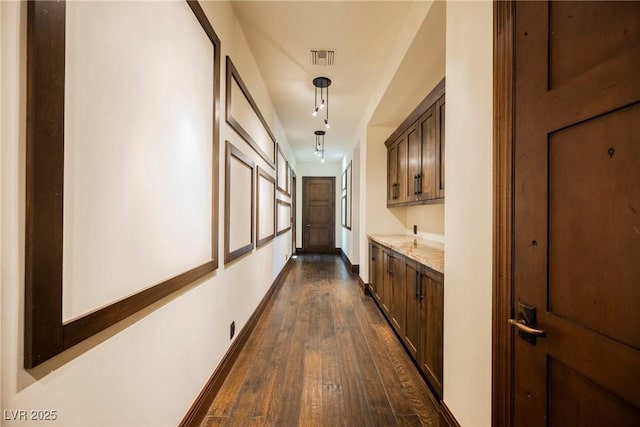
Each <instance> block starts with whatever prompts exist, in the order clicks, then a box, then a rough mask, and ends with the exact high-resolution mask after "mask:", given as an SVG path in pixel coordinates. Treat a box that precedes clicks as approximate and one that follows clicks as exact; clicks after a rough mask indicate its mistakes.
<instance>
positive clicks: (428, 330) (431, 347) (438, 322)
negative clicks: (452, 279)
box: [419, 268, 444, 397]
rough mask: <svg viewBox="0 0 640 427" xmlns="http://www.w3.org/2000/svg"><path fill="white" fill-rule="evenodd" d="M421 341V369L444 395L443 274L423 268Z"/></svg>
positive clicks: (436, 389) (439, 395)
mask: <svg viewBox="0 0 640 427" xmlns="http://www.w3.org/2000/svg"><path fill="white" fill-rule="evenodd" d="M420 285H421V286H420V300H421V304H420V309H421V310H420V312H421V326H422V334H421V342H420V349H419V357H420V368H421V369H422V372H423V373H424V374H425V375H426V377H427V379H428V380H429V383H430V384H431V386H432V387H433V389H434V390H435V392H436V394H437V395H438V397H441V396H442V344H443V340H442V332H443V322H444V317H443V312H444V288H443V280H442V276H441V275H438V274H437V273H434V272H433V271H432V270H429V269H427V268H423V269H422V274H421V283H420Z"/></svg>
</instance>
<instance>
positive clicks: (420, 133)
mask: <svg viewBox="0 0 640 427" xmlns="http://www.w3.org/2000/svg"><path fill="white" fill-rule="evenodd" d="M444 106H445V100H444V79H443V80H442V81H441V82H440V83H438V85H437V86H436V87H435V88H434V89H433V90H432V91H431V93H429V95H427V97H426V98H425V99H424V101H422V102H421V103H420V105H418V107H417V108H416V109H415V110H414V111H413V112H412V113H411V114H410V115H409V117H407V119H405V121H404V122H403V123H402V124H401V125H400V126H399V127H398V129H396V131H395V132H393V134H391V136H390V137H389V138H388V139H387V141H386V142H385V145H386V146H387V206H410V205H419V204H425V203H433V202H438V201H440V202H441V201H442V199H443V198H444V148H445V144H444V119H445V115H444Z"/></svg>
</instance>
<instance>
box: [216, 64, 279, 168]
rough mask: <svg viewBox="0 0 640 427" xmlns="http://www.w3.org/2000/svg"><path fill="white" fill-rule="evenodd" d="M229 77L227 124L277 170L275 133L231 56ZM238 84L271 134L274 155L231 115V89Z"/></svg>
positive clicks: (226, 109)
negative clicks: (266, 150)
mask: <svg viewBox="0 0 640 427" xmlns="http://www.w3.org/2000/svg"><path fill="white" fill-rule="evenodd" d="M226 65H227V68H226V70H227V75H226V81H225V83H226V85H225V94H226V108H225V118H226V120H227V123H228V124H229V126H231V128H232V129H233V130H235V131H236V132H237V133H238V135H240V136H241V137H242V139H244V140H245V142H246V143H247V144H249V146H250V147H251V148H252V149H253V150H254V151H255V152H256V153H258V155H259V156H260V157H262V159H263V160H264V161H265V162H267V164H268V165H269V166H271V167H272V168H273V169H275V168H276V157H277V154H278V152H277V149H276V137H275V136H274V135H273V132H271V129H270V128H269V125H268V124H267V121H266V120H265V118H264V116H263V115H262V113H261V112H260V109H259V108H258V105H257V104H256V102H255V101H254V99H253V96H251V92H249V89H248V88H247V85H246V84H245V83H244V81H243V80H242V78H241V77H240V74H239V73H238V70H237V69H236V67H235V65H233V61H231V58H230V57H229V56H227V64H226ZM234 81H235V82H236V83H237V84H238V87H239V88H240V91H241V92H242V94H243V95H244V97H245V99H246V100H247V102H248V103H249V105H251V108H252V109H253V112H254V113H255V114H256V117H258V120H260V123H262V126H263V127H264V129H265V131H266V132H267V134H269V137H270V138H271V141H272V142H273V154H269V153H266V152H265V151H264V150H263V149H262V148H261V147H260V145H259V144H258V143H257V142H256V140H255V139H253V137H252V136H251V135H250V134H249V132H247V130H246V129H245V128H243V127H242V125H241V124H240V123H239V122H238V120H237V119H236V118H235V117H233V115H232V113H231V111H232V110H231V106H232V102H233V99H231V89H232V85H233V82H234Z"/></svg>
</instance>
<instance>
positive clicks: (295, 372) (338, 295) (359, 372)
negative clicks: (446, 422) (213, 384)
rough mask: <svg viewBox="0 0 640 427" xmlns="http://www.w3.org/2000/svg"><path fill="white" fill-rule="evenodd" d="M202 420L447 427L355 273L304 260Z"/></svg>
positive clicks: (319, 259) (336, 264)
mask: <svg viewBox="0 0 640 427" xmlns="http://www.w3.org/2000/svg"><path fill="white" fill-rule="evenodd" d="M292 262H294V266H293V268H292V269H291V270H290V271H289V273H288V276H287V278H286V279H285V282H284V283H283V285H282V287H281V288H280V290H279V291H278V292H277V293H276V294H275V297H274V299H273V301H272V303H271V304H270V305H269V306H268V307H267V309H266V310H265V312H264V313H263V315H262V317H261V318H260V320H259V321H258V324H257V325H256V327H255V329H254V331H253V333H252V334H251V336H250V337H249V339H248V340H247V343H246V346H245V348H244V350H243V351H242V353H241V354H240V356H239V357H238V359H237V361H236V363H235V365H234V366H233V368H232V370H231V372H230V374H229V377H228V378H227V379H226V381H225V383H224V385H223V386H222V388H221V390H220V391H219V393H218V395H217V396H216V398H215V399H214V401H213V403H212V405H211V408H210V409H209V411H208V414H207V417H206V418H205V420H204V422H203V424H202V426H207V427H208V426H218V425H220V426H234V427H235V426H249V425H261V426H262V425H264V426H298V425H299V426H414V425H415V426H418V425H425V426H439V412H438V409H437V406H436V404H435V400H434V398H433V396H432V395H431V393H430V392H429V390H428V389H427V386H426V384H425V383H424V380H423V379H422V378H421V377H420V375H419V374H418V371H417V369H416V368H415V366H414V365H413V364H412V362H411V360H410V359H409V356H408V355H407V353H406V352H405V350H404V348H403V347H402V345H401V344H400V342H399V341H398V339H397V337H396V336H395V334H394V333H393V331H392V330H391V328H390V327H389V325H388V324H387V322H386V320H385V319H384V318H383V316H382V314H381V313H380V311H379V310H378V308H377V306H376V305H375V302H374V301H373V300H372V299H371V298H370V297H366V296H364V295H363V293H362V290H361V288H360V287H359V285H358V281H357V276H355V275H350V274H349V273H347V270H346V268H345V265H344V263H343V262H342V260H341V259H340V258H339V257H337V256H333V255H306V256H298V258H297V259H295V260H293V261H292Z"/></svg>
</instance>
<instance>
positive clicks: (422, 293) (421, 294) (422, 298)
mask: <svg viewBox="0 0 640 427" xmlns="http://www.w3.org/2000/svg"><path fill="white" fill-rule="evenodd" d="M422 276H424V274H422V273H420V301H422V300H424V290H423V289H422Z"/></svg>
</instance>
